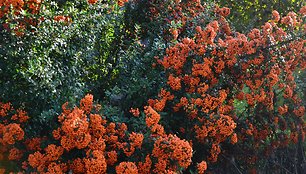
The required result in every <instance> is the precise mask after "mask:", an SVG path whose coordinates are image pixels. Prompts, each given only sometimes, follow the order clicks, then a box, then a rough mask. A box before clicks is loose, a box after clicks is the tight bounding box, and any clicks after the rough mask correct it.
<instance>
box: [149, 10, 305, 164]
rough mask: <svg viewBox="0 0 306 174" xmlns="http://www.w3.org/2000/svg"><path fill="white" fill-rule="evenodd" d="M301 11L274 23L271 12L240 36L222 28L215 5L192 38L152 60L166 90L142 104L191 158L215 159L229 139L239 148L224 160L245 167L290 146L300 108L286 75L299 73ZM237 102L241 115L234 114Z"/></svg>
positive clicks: (302, 113)
mask: <svg viewBox="0 0 306 174" xmlns="http://www.w3.org/2000/svg"><path fill="white" fill-rule="evenodd" d="M304 10H305V7H303V8H302V9H301V10H300V12H299V14H296V13H293V12H290V13H289V14H288V15H287V16H284V17H282V18H281V20H280V16H279V14H278V13H277V12H276V11H273V19H272V20H271V22H267V23H265V25H263V26H262V27H261V29H256V28H255V29H253V30H252V31H251V32H249V33H248V34H246V35H244V34H241V33H238V32H232V31H231V29H230V28H229V25H228V24H227V23H226V20H225V17H226V16H227V15H229V9H228V8H218V7H216V9H215V12H216V15H217V16H218V17H217V19H216V20H214V21H212V22H210V23H208V24H207V25H206V26H197V27H196V28H195V30H196V33H195V35H194V37H192V39H191V38H188V37H187V38H182V40H181V41H179V42H178V43H177V44H175V45H174V46H171V47H169V48H167V50H166V55H165V56H164V57H160V58H159V59H158V60H157V61H158V63H159V64H160V65H161V66H162V67H163V68H164V69H165V71H166V74H167V75H166V78H167V79H168V81H167V87H166V88H165V89H162V90H161V92H160V94H159V97H158V98H157V99H155V100H152V99H150V100H149V102H148V103H149V104H150V106H152V107H153V108H154V109H155V110H156V111H160V112H162V111H163V112H167V113H168V114H167V118H164V119H166V120H167V121H165V123H164V124H166V125H168V126H169V131H174V132H181V133H180V134H179V135H181V137H182V138H185V139H188V140H190V141H192V144H193V147H194V150H195V151H197V152H201V155H197V154H195V160H194V161H198V160H199V162H200V161H201V160H209V161H211V162H216V161H218V156H219V155H220V154H221V153H222V150H221V149H223V148H222V147H224V149H225V148H229V147H231V146H230V145H228V143H229V142H230V143H231V144H235V143H238V144H239V145H241V146H242V149H241V150H243V151H244V153H243V154H242V157H241V156H239V154H235V153H233V154H231V155H233V156H235V158H236V155H237V158H242V159H240V160H241V161H243V160H244V158H246V159H249V158H253V159H254V160H251V161H250V160H247V164H246V165H247V166H252V165H255V164H258V163H257V161H259V160H258V156H261V155H263V154H265V155H269V154H270V153H271V152H272V150H274V149H276V148H278V147H284V146H287V145H288V144H289V143H290V142H292V143H297V142H298V137H299V135H300V136H301V141H304V137H305V135H304V134H305V132H304V128H303V127H304V122H303V117H304V116H305V106H303V105H301V100H300V99H299V97H298V91H295V89H296V83H295V81H294V74H293V73H294V71H296V70H304V69H305V68H306V66H305V65H306V64H305V59H304V57H305V49H304V47H305V20H303V18H304V16H305V13H304ZM283 27H285V29H284V28H283ZM240 104H244V105H245V107H244V108H243V109H244V111H237V109H238V108H239V105H240ZM289 107H290V109H289V110H290V112H288V111H289V110H288V108H289ZM285 113H286V114H285ZM284 114H285V115H284ZM173 120H177V121H175V122H174V123H172V121H173ZM182 120H188V122H186V121H182ZM281 142H283V143H281ZM201 144H203V145H201ZM207 147H209V148H210V150H209V152H207V151H206V150H205V149H207ZM234 147H235V146H234ZM203 151H204V152H206V153H205V154H206V155H204V156H203ZM247 154H249V155H247ZM257 155H258V156H257ZM205 156H206V157H205ZM256 156H257V157H256ZM198 158H199V159H198ZM203 158H204V159H203Z"/></svg>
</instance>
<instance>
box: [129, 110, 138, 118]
mask: <svg viewBox="0 0 306 174" xmlns="http://www.w3.org/2000/svg"><path fill="white" fill-rule="evenodd" d="M130 113H132V114H133V116H134V117H139V114H140V112H139V109H138V108H136V109H134V108H131V109H130Z"/></svg>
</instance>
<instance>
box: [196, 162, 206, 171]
mask: <svg viewBox="0 0 306 174" xmlns="http://www.w3.org/2000/svg"><path fill="white" fill-rule="evenodd" d="M197 169H198V173H199V174H204V172H205V171H206V170H207V163H206V161H202V162H200V163H198V165H197Z"/></svg>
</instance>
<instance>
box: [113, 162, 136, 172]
mask: <svg viewBox="0 0 306 174" xmlns="http://www.w3.org/2000/svg"><path fill="white" fill-rule="evenodd" d="M116 173H117V174H138V169H137V166H136V165H135V163H133V162H121V163H120V164H119V165H118V166H117V167H116Z"/></svg>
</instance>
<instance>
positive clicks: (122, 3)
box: [117, 0, 129, 7]
mask: <svg viewBox="0 0 306 174" xmlns="http://www.w3.org/2000/svg"><path fill="white" fill-rule="evenodd" d="M128 1H129V0H118V2H117V3H118V5H119V6H120V7H122V6H124V3H126V2H128Z"/></svg>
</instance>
